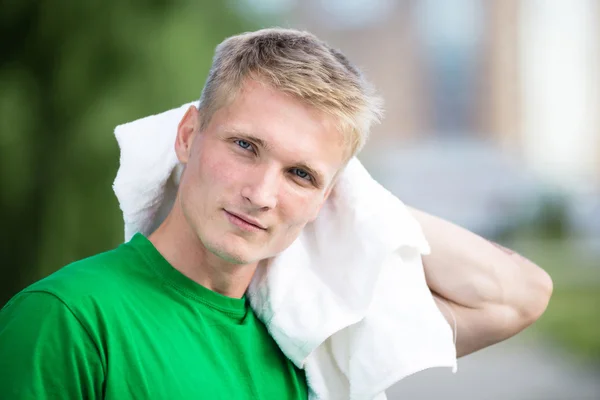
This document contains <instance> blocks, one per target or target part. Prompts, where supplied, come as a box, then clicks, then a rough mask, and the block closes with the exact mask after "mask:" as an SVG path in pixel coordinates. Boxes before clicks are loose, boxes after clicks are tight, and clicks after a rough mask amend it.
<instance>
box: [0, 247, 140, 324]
mask: <svg viewBox="0 0 600 400" xmlns="http://www.w3.org/2000/svg"><path fill="white" fill-rule="evenodd" d="M144 273H146V274H150V273H152V272H151V271H148V268H145V267H144V262H143V258H142V256H141V254H140V253H139V251H138V250H137V249H135V248H134V247H132V246H131V245H129V244H127V243H126V244H122V245H120V246H119V247H117V248H115V249H112V250H109V251H106V252H103V253H100V254H96V255H94V256H91V257H88V258H85V259H82V260H78V261H76V262H73V263H71V264H69V265H66V266H65V267H62V268H61V269H59V270H58V271H56V272H54V273H53V274H51V275H49V276H47V277H46V278H44V279H41V280H40V281H38V282H35V283H33V284H32V285H30V286H28V287H27V288H25V289H23V290H22V291H21V292H20V293H19V294H17V295H16V296H15V298H17V297H22V296H24V295H30V294H34V293H36V294H43V295H42V296H35V297H37V298H40V299H47V298H49V296H50V297H53V298H55V299H57V300H58V301H59V302H60V303H62V304H63V305H64V306H65V307H67V308H68V309H69V310H70V311H71V312H72V313H73V314H74V315H75V316H76V317H78V318H81V319H87V317H92V318H93V319H95V317H94V315H95V314H98V313H104V311H110V309H111V308H115V307H118V303H119V301H120V298H121V297H122V295H123V294H125V293H127V292H128V291H131V290H132V289H131V288H132V287H134V286H135V284H136V280H139V279H143V274H144ZM47 295H49V296H47ZM10 303H11V302H10V301H9V304H10ZM40 317H43V315H40Z"/></svg>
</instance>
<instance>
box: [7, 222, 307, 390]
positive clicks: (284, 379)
mask: <svg viewBox="0 0 600 400" xmlns="http://www.w3.org/2000/svg"><path fill="white" fill-rule="evenodd" d="M307 397H308V396H307V387H306V380H305V375H304V372H303V371H302V370H299V369H297V368H296V367H295V366H294V365H293V364H292V363H291V362H290V361H289V360H288V359H287V358H286V357H285V356H284V355H283V353H282V352H281V350H280V349H279V348H278V347H277V345H276V343H275V342H274V341H273V339H272V338H271V336H269V334H268V332H267V330H266V328H265V326H264V325H263V324H262V323H261V322H260V321H259V320H258V319H257V317H256V316H255V314H254V313H253V312H252V309H251V308H250V307H249V305H248V302H247V300H246V299H234V298H230V297H226V296H222V295H220V294H218V293H216V292H213V291H210V290H208V289H206V288H204V287H203V286H200V285H198V284H196V283H195V282H194V281H192V280H190V279H189V278H187V277H185V276H184V275H183V274H181V273H180V272H179V271H177V270H176V269H174V268H173V267H172V266H171V265H170V264H169V263H168V262H167V261H166V260H165V259H164V258H163V257H162V256H161V254H160V253H159V252H158V251H157V250H156V249H155V248H154V246H153V245H152V243H151V242H150V241H148V239H146V238H145V237H144V236H142V235H140V234H138V235H136V236H135V237H134V238H133V239H132V240H131V241H130V242H129V243H126V244H123V245H121V246H119V247H118V248H117V249H115V250H112V251H108V252H106V253H102V254H99V255H96V256H94V257H91V258H88V259H85V260H82V261H78V262H76V263H73V264H71V265H68V266H66V267H64V268H62V269H61V270H59V271H57V272H56V273H54V274H52V275H50V276H49V277H47V278H45V279H43V280H41V281H39V282H37V283H35V284H33V285H31V286H30V287H28V288H27V289H25V290H23V291H22V292H21V293H19V294H17V295H16V296H15V297H13V298H12V299H11V300H10V301H9V302H8V304H7V305H6V306H5V307H4V308H3V309H2V311H0V398H1V399H6V400H12V399H35V400H42V399H102V398H104V399H117V400H122V399H227V400H232V399H235V400H243V399H277V400H281V399H294V400H295V399H306V398H307Z"/></svg>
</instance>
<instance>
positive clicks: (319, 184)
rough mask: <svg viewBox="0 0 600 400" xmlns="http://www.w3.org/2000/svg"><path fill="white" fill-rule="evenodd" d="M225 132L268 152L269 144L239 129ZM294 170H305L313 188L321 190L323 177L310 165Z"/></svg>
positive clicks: (229, 129)
mask: <svg viewBox="0 0 600 400" xmlns="http://www.w3.org/2000/svg"><path fill="white" fill-rule="evenodd" d="M226 131H227V133H230V134H233V135H236V136H239V137H240V139H244V140H248V141H251V142H253V143H255V144H256V145H257V146H259V147H262V148H263V149H265V150H268V149H269V148H270V147H271V146H270V145H269V144H267V142H265V141H264V140H262V139H261V138H259V137H256V136H255V135H253V134H251V133H248V132H245V131H242V130H240V129H236V128H228V129H227V130H226ZM294 168H299V169H304V170H306V172H308V173H309V174H311V175H312V176H313V178H314V180H315V186H317V187H318V188H322V187H323V185H324V184H325V176H324V175H323V174H322V173H321V172H319V171H318V170H316V169H315V168H313V167H311V166H310V165H308V164H306V163H304V162H300V163H296V164H295V166H294Z"/></svg>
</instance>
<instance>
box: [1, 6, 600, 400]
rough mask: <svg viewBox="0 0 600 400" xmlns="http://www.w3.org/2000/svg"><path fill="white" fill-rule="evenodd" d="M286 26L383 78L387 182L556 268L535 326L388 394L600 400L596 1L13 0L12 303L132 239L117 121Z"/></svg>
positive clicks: (5, 293) (4, 293) (9, 120)
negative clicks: (235, 46)
mask: <svg viewBox="0 0 600 400" xmlns="http://www.w3.org/2000/svg"><path fill="white" fill-rule="evenodd" d="M273 25H278V26H284V27H294V28H301V29H306V30H310V31H312V32H313V33H315V34H317V35H318V36H320V37H321V38H322V39H324V40H326V41H328V42H329V43H330V44H332V45H333V46H335V47H337V48H339V49H341V50H342V51H343V52H344V53H346V54H347V55H348V56H349V58H350V59H351V60H353V61H354V62H355V63H356V64H358V65H359V66H360V67H361V68H362V69H363V70H364V71H365V73H366V75H367V76H368V77H369V79H370V80H371V81H372V82H374V84H375V85H376V87H377V88H378V89H379V91H380V93H381V95H382V96H383V97H384V99H385V101H386V110H387V111H386V118H385V120H384V122H383V123H382V124H381V125H380V126H378V127H377V128H376V129H375V130H374V131H373V133H372V136H371V140H370V142H369V144H368V145H367V147H366V148H365V150H364V152H363V153H362V155H361V157H360V158H361V159H362V161H363V162H364V163H365V165H366V166H367V167H368V168H369V170H370V171H371V173H372V174H373V175H374V176H375V177H376V178H378V179H379V180H380V181H381V182H382V183H383V184H384V185H385V186H386V187H388V188H389V189H390V190H391V191H392V192H393V193H395V194H396V195H398V196H399V197H400V198H401V199H402V200H403V201H404V202H405V203H407V204H410V205H412V206H415V207H418V208H421V209H423V210H425V211H427V212H430V213H433V214H436V215H438V216H441V217H444V218H446V219H448V220H451V221H453V222H455V223H457V224H459V225H462V226H465V227H467V228H468V229H470V230H473V231H474V232H476V233H478V234H480V235H482V236H484V237H486V238H488V239H492V240H496V241H498V242H500V243H502V244H504V245H506V246H509V247H511V248H513V249H515V250H518V251H520V252H521V253H522V254H523V255H525V256H527V257H529V258H530V259H532V260H533V261H535V262H537V263H538V264H539V265H541V266H542V267H543V268H545V269H546V270H547V271H548V272H549V273H550V274H551V276H552V277H553V279H554V285H555V290H554V296H553V298H552V301H551V303H550V306H549V308H548V310H547V312H546V314H545V315H544V316H543V317H542V318H541V319H540V320H539V321H538V322H537V323H536V324H535V325H534V326H533V327H532V328H530V329H528V330H527V331H526V332H524V333H523V334H522V335H518V336H517V337H515V338H513V339H510V340H508V341H506V342H504V343H502V344H499V345H496V346H493V347H491V348H489V349H486V350H484V351H481V352H479V353H476V354H474V355H472V356H468V357H466V358H464V359H461V360H460V361H459V372H458V373H457V374H456V375H453V374H452V373H451V372H449V371H446V370H433V371H426V372H423V373H420V374H416V375H415V376H413V377H409V378H407V379H405V380H403V381H402V382H400V383H399V384H397V385H395V386H394V387H393V388H391V389H390V390H389V391H388V396H389V398H390V400H394V399H438V398H440V397H441V396H445V397H446V398H450V399H454V398H457V399H458V398H461V399H523V400H525V399H527V400H529V399H600V312H599V311H598V309H599V308H600V261H599V260H600V1H599V0H577V1H565V0H545V1H542V0H522V1H519V0H443V1H434V0H412V1H411V0H237V1H234V0H229V1H220V2H219V1H208V0H178V1H166V0H147V1H141V0H133V1H128V2H117V1H102V2H101V1H87V2H77V1H67V0H62V1H56V0H55V1H49V0H37V1H33V0H21V1H2V2H0V43H1V46H0V221H1V222H2V230H1V233H0V234H1V235H2V236H1V237H0V239H1V240H0V246H2V247H1V249H2V253H1V254H2V258H3V260H4V261H3V262H2V267H1V270H0V306H2V305H3V304H4V303H5V302H6V301H7V300H8V299H9V298H10V297H11V296H12V295H14V294H15V293H16V292H18V291H19V290H21V289H22V288H24V287H25V286H27V285H28V284H30V283H31V282H33V281H35V280H37V279H40V278H42V277H44V276H46V275H48V274H49V273H51V272H53V271H55V270H56V269H58V268H60V267H62V266H63V265H65V264H67V263H69V262H71V261H74V260H76V259H79V258H83V257H86V256H89V255H92V254H94V253H97V252H100V251H104V250H106V249H109V248H112V247H115V246H116V245H118V244H119V243H120V242H122V240H123V227H122V220H121V215H120V210H119V207H118V204H117V202H116V199H115V196H114V194H113V192H112V188H111V184H112V181H113V179H114V177H115V174H116V171H117V168H118V162H119V152H118V148H117V144H116V141H115V139H114V136H113V133H112V132H113V129H114V127H115V126H116V125H118V124H121V123H124V122H128V121H131V120H134V119H137V118H140V117H143V116H146V115H150V114H154V113H158V112H161V111H164V110H167V109H170V108H174V107H177V106H179V105H181V104H183V103H186V102H189V101H191V100H193V99H196V98H198V97H199V95H200V91H201V88H202V86H203V83H204V79H205V77H206V74H207V72H208V69H209V67H210V62H211V57H212V52H213V50H214V47H215V46H216V45H217V44H218V43H219V42H220V41H222V40H223V39H224V38H225V37H227V36H230V35H233V34H236V33H239V32H242V31H247V30H254V29H257V28H263V27H268V26H273Z"/></svg>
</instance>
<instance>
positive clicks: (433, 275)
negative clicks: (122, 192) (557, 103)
mask: <svg viewBox="0 0 600 400" xmlns="http://www.w3.org/2000/svg"><path fill="white" fill-rule="evenodd" d="M175 150H176V153H177V156H178V158H179V161H180V162H181V163H183V164H184V165H185V169H184V172H183V175H182V178H181V182H180V186H179V192H178V195H177V199H176V201H175V204H174V206H173V209H172V211H171V212H170V214H169V216H168V217H167V218H166V220H165V221H164V222H163V224H162V225H161V226H160V227H159V228H158V229H157V230H156V231H155V232H154V233H153V234H152V235H151V236H150V238H149V239H150V241H151V242H152V243H153V244H154V246H155V247H156V248H157V249H158V251H159V252H160V253H161V254H162V255H163V256H164V257H165V258H166V259H167V260H168V261H169V262H170V263H171V265H172V266H173V267H174V268H176V269H178V270H179V271H180V272H181V273H183V274H184V275H186V276H187V277H189V278H190V279H192V280H194V281H196V282H197V283H199V284H200V285H202V286H205V287H207V288H209V289H211V290H213V291H216V292H218V293H221V294H223V295H226V296H230V297H238V298H239V297H242V296H243V294H244V293H245V291H246V289H247V288H248V285H249V284H250V281H251V279H252V276H253V274H254V272H255V270H256V268H257V266H258V265H259V263H261V262H265V261H266V260H268V259H269V258H271V257H273V256H275V255H276V254H278V253H280V252H281V251H283V250H284V249H285V248H287V247H288V246H289V245H290V244H291V243H292V242H293V241H294V240H295V239H296V237H297V236H298V235H299V233H300V232H301V230H302V229H303V228H304V226H305V225H306V224H307V223H308V222H310V221H313V220H314V219H315V218H316V217H317V215H318V212H319V210H320V209H321V206H322V205H323V203H324V202H325V200H326V199H327V197H328V195H329V193H330V191H331V188H332V186H333V184H334V183H335V177H336V175H337V173H338V172H339V171H340V170H341V169H342V168H343V167H344V165H345V161H346V157H345V153H346V148H345V145H344V142H343V138H342V136H341V134H340V133H339V132H338V130H337V129H336V126H335V121H334V120H333V119H332V118H331V117H329V116H327V115H324V114H323V113H320V112H318V111H316V110H315V109H314V108H312V107H310V106H308V105H306V104H304V103H302V102H301V101H299V100H297V99H295V98H292V97H290V96H288V95H286V94H283V93H280V92H277V91H276V90H274V89H272V88H270V87H268V86H266V85H264V84H261V83H259V82H256V81H252V80H248V81H246V82H245V83H244V85H243V87H242V89H241V91H240V93H238V95H237V96H236V97H235V99H234V101H233V102H232V103H231V104H229V105H227V106H225V107H223V108H221V109H220V110H218V111H217V112H216V113H215V114H214V115H213V117H212V118H211V120H210V122H209V124H208V126H207V127H206V128H205V129H204V130H202V131H201V130H200V123H199V112H198V110H197V109H196V108H195V107H190V108H189V109H188V111H187V113H186V114H185V116H184V117H183V119H182V120H181V122H180V124H179V127H178V131H177V139H176V143H175ZM411 211H412V213H413V215H414V216H415V218H417V220H418V221H419V222H420V224H421V226H422V228H423V231H424V233H425V236H426V237H427V239H428V240H429V242H430V245H431V248H432V254H431V255H429V256H425V257H423V265H424V269H425V275H426V279H427V283H428V285H429V288H430V289H431V291H432V294H433V296H434V298H436V299H437V300H438V304H439V308H440V310H441V311H442V313H443V314H444V316H445V317H446V319H447V320H448V322H449V323H450V324H451V325H453V324H454V321H455V320H456V325H457V343H456V345H457V354H458V356H459V357H460V356H464V355H466V354H470V353H472V352H474V351H477V350H479V349H481V348H484V347H486V346H489V345H491V344H494V343H497V342H499V341H502V340H504V339H507V338H508V337H511V336H513V335H514V334H516V333H518V332H520V331H521V330H523V329H524V328H525V327H527V326H529V325H530V324H531V323H533V322H534V321H535V320H536V319H537V318H539V316H540V315H541V314H542V313H543V311H544V310H545V308H546V306H547V304H548V301H549V298H550V295H551V292H552V281H551V280H550V278H549V276H548V275H547V274H546V273H545V272H544V271H543V270H542V269H540V268H539V267H538V266H536V265H535V264H533V263H532V262H531V261H529V260H526V259H525V258H523V257H520V256H519V255H517V254H516V253H514V252H512V251H509V250H508V249H504V248H502V247H500V246H498V245H495V244H493V243H491V242H488V241H486V240H485V239H483V238H481V237H479V236H477V235H475V234H473V233H471V232H469V231H467V230H465V229H463V228H461V227H458V226H456V225H454V224H451V223H449V222H447V221H444V220H442V219H439V218H437V217H434V216H431V215H429V214H426V213H424V212H422V211H419V210H416V209H411ZM244 221H246V222H244ZM247 222H250V224H248V223H247Z"/></svg>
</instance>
